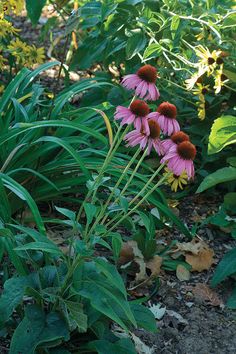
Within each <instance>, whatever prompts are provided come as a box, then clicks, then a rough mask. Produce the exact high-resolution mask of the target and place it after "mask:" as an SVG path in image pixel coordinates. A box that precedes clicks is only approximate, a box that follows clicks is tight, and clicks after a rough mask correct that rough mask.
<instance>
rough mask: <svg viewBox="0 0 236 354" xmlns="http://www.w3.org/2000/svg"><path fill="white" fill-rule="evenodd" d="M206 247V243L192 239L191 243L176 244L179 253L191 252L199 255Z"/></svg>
mask: <svg viewBox="0 0 236 354" xmlns="http://www.w3.org/2000/svg"><path fill="white" fill-rule="evenodd" d="M204 245H205V242H203V241H202V240H199V239H196V238H194V239H192V241H191V242H182V243H180V242H177V244H176V246H177V251H182V252H191V253H193V254H198V253H199V251H200V250H201V249H202V248H203V246H204Z"/></svg>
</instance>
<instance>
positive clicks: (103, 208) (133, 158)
mask: <svg viewBox="0 0 236 354" xmlns="http://www.w3.org/2000/svg"><path fill="white" fill-rule="evenodd" d="M140 150H141V149H138V150H137V151H136V153H135V154H134V156H133V157H132V159H131V160H130V161H129V163H128V165H127V166H126V167H125V169H124V171H123V172H122V174H121V176H120V178H119V179H118V181H117V182H116V184H115V186H114V187H113V189H112V192H111V193H110V195H109V197H108V199H107V201H106V203H105V204H104V206H103V207H102V209H101V212H100V214H99V215H98V217H97V219H96V221H95V223H94V224H93V226H92V228H91V229H90V231H89V234H88V237H89V235H90V234H91V233H92V232H93V230H94V229H95V227H96V226H97V224H98V223H99V221H100V220H101V219H102V217H103V216H104V213H105V211H106V209H107V207H108V205H109V203H110V201H111V200H112V197H113V195H114V193H115V191H116V189H117V188H118V187H119V185H120V183H121V181H122V179H123V178H124V177H125V176H126V174H127V172H128V170H129V168H130V166H131V165H132V164H133V162H134V161H135V160H136V157H137V156H138V154H139V153H140ZM118 199H119V198H118ZM114 203H116V200H115V202H114ZM106 218H107V216H106V215H105V217H104V218H103V221H102V223H103V222H104V220H106Z"/></svg>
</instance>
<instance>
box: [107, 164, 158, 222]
mask: <svg viewBox="0 0 236 354" xmlns="http://www.w3.org/2000/svg"><path fill="white" fill-rule="evenodd" d="M164 166H165V163H163V164H161V165H160V166H159V167H158V169H157V170H156V172H155V173H154V174H153V175H152V177H151V178H150V179H149V181H148V182H147V183H146V184H145V186H144V187H143V188H142V189H141V191H140V192H139V193H138V194H137V195H136V196H135V197H134V198H133V199H132V200H131V202H130V203H129V205H130V206H131V205H132V204H134V202H135V201H136V200H137V199H138V198H139V197H140V196H141V195H142V194H143V193H144V191H145V190H146V189H147V188H148V187H149V185H150V184H151V183H152V181H153V180H154V178H155V177H156V176H157V175H158V173H159V172H160V171H161V170H162V168H163V167H164ZM144 198H145V197H144ZM122 214H123V212H121V213H119V214H118V215H117V216H116V217H115V218H114V219H111V220H110V221H109V222H108V223H107V224H106V227H107V226H109V225H110V224H112V223H113V222H114V221H115V220H117V219H119V218H120V217H122Z"/></svg>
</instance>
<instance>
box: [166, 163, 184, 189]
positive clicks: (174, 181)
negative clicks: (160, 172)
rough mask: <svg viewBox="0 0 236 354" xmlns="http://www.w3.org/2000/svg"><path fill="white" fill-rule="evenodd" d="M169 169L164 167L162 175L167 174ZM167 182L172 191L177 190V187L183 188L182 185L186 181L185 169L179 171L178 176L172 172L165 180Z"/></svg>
mask: <svg viewBox="0 0 236 354" xmlns="http://www.w3.org/2000/svg"><path fill="white" fill-rule="evenodd" d="M170 172H171V171H170V170H169V169H168V168H167V167H166V168H165V172H164V175H167V174H169V173H170ZM166 183H167V184H169V185H170V186H171V190H172V191H173V192H177V189H178V188H180V189H183V186H184V185H186V184H187V183H188V175H187V173H186V172H185V171H183V172H182V173H181V175H180V176H177V175H175V174H174V173H172V174H171V175H170V176H169V177H168V178H167V181H166Z"/></svg>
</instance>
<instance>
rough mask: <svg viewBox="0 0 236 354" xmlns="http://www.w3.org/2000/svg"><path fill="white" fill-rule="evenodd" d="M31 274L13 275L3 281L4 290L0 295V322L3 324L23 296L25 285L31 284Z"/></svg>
mask: <svg viewBox="0 0 236 354" xmlns="http://www.w3.org/2000/svg"><path fill="white" fill-rule="evenodd" d="M33 285H34V283H33V278H32V275H28V276H23V277H13V278H10V279H8V280H7V281H5V283H4V290H3V293H2V296H1V297H0V314H1V316H0V323H1V324H3V323H4V322H6V321H7V320H8V319H9V317H10V316H11V314H12V312H13V311H14V309H15V308H16V306H18V305H19V304H20V303H21V301H22V298H23V296H24V292H25V289H26V287H29V286H33Z"/></svg>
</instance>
